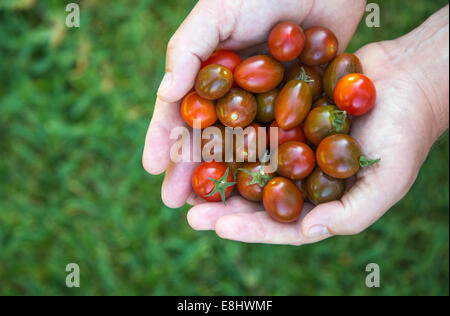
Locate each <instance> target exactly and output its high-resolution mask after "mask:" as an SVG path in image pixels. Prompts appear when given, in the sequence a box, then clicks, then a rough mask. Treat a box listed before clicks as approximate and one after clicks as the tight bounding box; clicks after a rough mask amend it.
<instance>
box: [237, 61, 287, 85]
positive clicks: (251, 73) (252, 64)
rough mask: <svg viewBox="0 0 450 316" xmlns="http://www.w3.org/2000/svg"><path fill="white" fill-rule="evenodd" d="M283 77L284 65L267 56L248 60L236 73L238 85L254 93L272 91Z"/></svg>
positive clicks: (238, 67) (240, 65)
mask: <svg viewBox="0 0 450 316" xmlns="http://www.w3.org/2000/svg"><path fill="white" fill-rule="evenodd" d="M283 75H284V67H283V65H282V64H281V63H279V62H278V61H276V60H275V59H273V58H272V57H270V56H267V55H256V56H252V57H250V58H247V59H246V60H244V61H243V62H242V63H240V64H239V65H238V66H237V67H236V70H235V71H234V79H235V81H236V83H237V84H238V85H239V86H240V87H242V88H243V89H245V90H247V91H250V92H253V93H263V92H267V91H269V90H272V89H273V88H275V87H276V86H278V84H279V83H280V82H281V81H282V80H283Z"/></svg>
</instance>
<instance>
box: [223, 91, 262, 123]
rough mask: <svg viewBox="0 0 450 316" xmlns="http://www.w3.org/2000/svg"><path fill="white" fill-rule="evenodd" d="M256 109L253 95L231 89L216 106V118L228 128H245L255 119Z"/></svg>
mask: <svg viewBox="0 0 450 316" xmlns="http://www.w3.org/2000/svg"><path fill="white" fill-rule="evenodd" d="M256 109H257V105H256V100H255V97H254V96H253V94H251V93H249V92H247V91H244V90H242V89H239V88H233V89H231V90H230V91H229V92H228V93H227V94H226V95H225V96H224V97H223V98H221V99H219V100H218V101H217V105H216V112H217V117H218V118H219V120H220V121H221V122H222V124H223V125H225V126H229V127H246V126H247V125H249V124H250V123H251V122H253V120H254V119H255V117H256Z"/></svg>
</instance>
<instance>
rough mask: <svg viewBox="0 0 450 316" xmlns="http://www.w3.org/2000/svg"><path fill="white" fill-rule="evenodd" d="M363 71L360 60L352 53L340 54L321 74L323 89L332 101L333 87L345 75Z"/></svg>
mask: <svg viewBox="0 0 450 316" xmlns="http://www.w3.org/2000/svg"><path fill="white" fill-rule="evenodd" d="M352 73H363V68H362V64H361V61H360V60H359V58H358V57H356V56H355V55H353V54H340V55H338V56H336V57H335V58H334V59H333V60H332V61H331V62H330V63H329V64H328V66H327V68H326V70H325V73H324V75H323V89H324V91H325V94H326V96H327V97H328V99H329V100H330V101H334V88H335V87H336V84H337V83H338V81H339V80H340V79H341V78H342V77H344V76H345V75H348V74H352Z"/></svg>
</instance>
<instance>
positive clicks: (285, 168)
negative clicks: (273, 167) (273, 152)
mask: <svg viewBox="0 0 450 316" xmlns="http://www.w3.org/2000/svg"><path fill="white" fill-rule="evenodd" d="M315 165H316V159H315V157H314V151H313V150H312V149H311V148H310V147H309V146H308V145H306V144H305V143H301V142H295V141H291V142H287V143H284V144H283V145H281V146H279V147H278V169H277V173H278V174H279V175H280V176H283V177H286V178H288V179H291V180H299V179H304V178H306V177H307V176H309V174H310V173H311V172H312V171H313V170H314V167H315Z"/></svg>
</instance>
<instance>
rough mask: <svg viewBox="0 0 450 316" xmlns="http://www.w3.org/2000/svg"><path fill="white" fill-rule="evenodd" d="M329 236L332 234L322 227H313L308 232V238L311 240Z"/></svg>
mask: <svg viewBox="0 0 450 316" xmlns="http://www.w3.org/2000/svg"><path fill="white" fill-rule="evenodd" d="M329 234H330V233H329V232H328V229H327V228H326V227H325V226H322V225H316V226H313V227H311V228H310V229H309V230H308V237H310V238H315V237H320V236H325V235H329Z"/></svg>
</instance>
